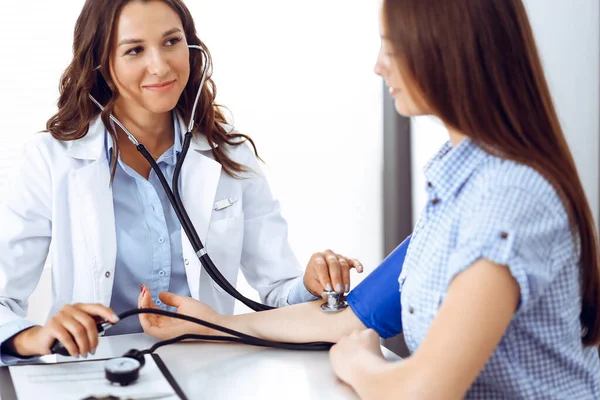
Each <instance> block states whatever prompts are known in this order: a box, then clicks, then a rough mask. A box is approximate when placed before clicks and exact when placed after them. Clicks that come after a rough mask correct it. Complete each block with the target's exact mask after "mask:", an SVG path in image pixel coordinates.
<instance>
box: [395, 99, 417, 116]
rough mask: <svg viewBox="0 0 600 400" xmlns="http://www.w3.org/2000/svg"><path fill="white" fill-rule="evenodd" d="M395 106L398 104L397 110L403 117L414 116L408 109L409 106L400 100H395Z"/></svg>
mask: <svg viewBox="0 0 600 400" xmlns="http://www.w3.org/2000/svg"><path fill="white" fill-rule="evenodd" d="M395 106H396V112H398V114H400V115H402V116H403V117H407V118H408V117H412V116H413V115H412V113H411V112H410V111H409V110H408V107H406V106H405V105H404V104H403V103H401V102H399V101H398V100H396V102H395Z"/></svg>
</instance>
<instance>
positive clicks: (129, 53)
mask: <svg viewBox="0 0 600 400" xmlns="http://www.w3.org/2000/svg"><path fill="white" fill-rule="evenodd" d="M142 51H144V48H143V47H142V46H137V47H134V48H133V49H129V50H127V51H126V52H125V54H124V55H126V56H135V55H138V54H139V53H141V52H142Z"/></svg>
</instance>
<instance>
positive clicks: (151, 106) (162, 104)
mask: <svg viewBox="0 0 600 400" xmlns="http://www.w3.org/2000/svg"><path fill="white" fill-rule="evenodd" d="M178 100H179V99H175V100H166V99H165V100H155V101H151V102H150V101H148V102H146V107H145V108H146V109H147V110H149V111H151V112H153V113H156V114H163V113H166V112H170V111H172V110H173V109H174V108H175V107H176V106H177V101H178Z"/></svg>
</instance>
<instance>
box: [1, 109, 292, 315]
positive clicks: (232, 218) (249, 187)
mask: <svg viewBox="0 0 600 400" xmlns="http://www.w3.org/2000/svg"><path fill="white" fill-rule="evenodd" d="M179 124H180V126H181V130H182V132H185V131H186V127H185V124H184V123H183V121H182V120H181V119H179ZM104 132H105V128H104V125H103V123H102V120H101V119H100V118H99V117H97V118H96V119H95V120H94V121H92V123H91V124H90V128H89V131H88V134H87V135H86V136H85V137H84V138H82V139H79V140H75V141H67V142H61V141H58V140H55V139H54V138H52V136H51V135H50V134H48V133H41V134H37V135H36V137H35V138H34V140H33V141H32V142H31V143H30V144H29V145H28V146H27V148H26V151H25V157H23V165H22V166H21V168H20V169H19V170H18V175H17V179H16V180H15V182H14V184H13V186H12V187H10V188H9V191H8V193H7V198H6V202H5V204H3V205H2V207H0V325H2V324H5V323H7V322H10V321H14V320H16V319H20V318H24V317H25V315H26V313H27V305H28V298H29V296H30V295H31V293H32V292H33V290H34V289H35V287H36V285H37V283H38V281H39V278H40V276H41V273H42V270H43V268H44V263H45V261H46V258H47V256H48V252H49V250H50V257H49V261H50V265H51V268H52V306H51V310H50V315H54V314H55V313H56V312H57V311H58V310H59V309H60V308H61V307H62V306H64V305H65V304H69V303H76V302H81V303H101V304H103V305H105V306H109V305H110V300H111V293H112V288H113V283H114V282H113V277H114V276H115V274H114V270H115V259H116V250H117V249H116V246H117V243H116V236H115V221H114V211H113V197H112V189H111V187H110V185H109V182H110V167H109V163H108V160H107V157H106V152H105V144H104ZM228 149H229V154H230V156H231V158H232V159H233V160H235V161H237V162H238V163H241V164H244V165H246V166H249V167H250V168H251V169H252V170H254V171H255V173H254V174H253V175H249V176H250V177H249V178H248V179H234V178H232V177H230V176H229V175H227V174H226V173H225V172H224V171H223V170H222V168H221V165H220V164H219V163H218V162H216V161H215V160H214V159H213V156H212V152H211V149H210V146H209V144H208V142H207V140H206V138H205V136H203V135H202V136H195V137H194V139H193V140H192V142H191V145H190V149H189V152H188V154H187V158H186V160H185V162H184V164H183V167H182V171H181V186H180V187H181V196H182V199H183V203H184V205H185V207H186V209H187V211H188V214H189V216H190V218H191V220H192V223H193V224H194V226H195V227H196V230H197V231H198V235H199V237H200V240H202V243H203V244H204V245H205V246H206V249H207V251H208V253H209V255H210V256H211V258H212V259H213V261H214V263H215V264H216V266H217V267H218V268H219V270H220V271H221V273H222V274H223V275H224V276H225V278H226V279H227V280H228V281H229V282H230V283H231V284H232V285H234V286H235V284H236V280H237V275H238V271H239V269H240V268H241V270H242V271H243V273H244V275H245V277H246V279H247V280H248V282H249V283H250V285H252V286H253V287H254V288H255V289H257V290H258V292H259V294H260V297H261V299H262V301H264V302H266V303H268V304H271V305H276V306H282V305H285V304H286V301H287V296H288V294H289V291H290V289H291V287H292V286H293V285H294V284H296V283H297V279H301V275H302V270H301V269H300V267H299V265H298V263H297V261H296V259H295V257H294V255H293V254H292V251H291V249H290V246H289V244H288V241H287V224H286V222H285V220H284V219H283V218H282V216H281V214H280V210H279V203H278V202H277V201H276V200H275V199H274V198H273V196H272V194H271V191H270V189H269V186H268V184H267V182H266V180H265V179H264V177H263V176H262V174H261V172H260V167H259V165H258V163H257V160H256V158H255V157H254V154H253V153H252V151H251V149H250V147H249V146H248V145H247V144H243V145H240V146H233V147H229V146H228ZM225 198H232V199H237V201H236V202H235V203H234V204H233V205H232V206H229V207H227V208H224V209H222V210H218V211H217V210H214V208H215V207H214V205H215V203H216V202H217V201H219V200H221V199H225ZM182 245H183V258H184V260H183V262H184V265H185V270H186V274H187V281H188V285H189V288H190V292H191V295H192V297H193V298H194V299H197V300H200V301H202V302H205V303H207V304H208V305H210V306H211V307H213V308H214V309H215V310H216V311H218V312H220V313H225V314H231V313H233V307H234V299H233V298H232V297H231V296H230V295H229V294H227V293H225V292H224V291H223V290H222V289H221V288H220V287H218V286H217V284H215V283H214V282H213V281H212V279H211V278H210V277H209V276H208V274H207V273H206V271H205V270H204V269H203V268H202V267H201V264H200V261H199V260H198V258H197V257H196V255H195V254H194V251H193V250H192V246H191V244H190V242H189V241H188V239H187V236H186V235H185V233H184V232H183V230H182ZM140 283H141V282H140Z"/></svg>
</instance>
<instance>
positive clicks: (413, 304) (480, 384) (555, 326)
mask: <svg viewBox="0 0 600 400" xmlns="http://www.w3.org/2000/svg"><path fill="white" fill-rule="evenodd" d="M425 176H426V178H427V188H426V190H427V193H428V202H427V205H426V206H425V209H424V210H423V212H422V214H421V217H420V219H419V221H418V223H417V226H416V227H415V231H414V233H413V236H412V241H411V243H410V246H409V248H408V252H407V256H406V260H405V263H404V266H403V270H402V273H401V274H400V278H399V283H400V291H401V303H402V324H403V328H404V337H405V339H406V343H407V345H408V348H409V349H410V350H411V352H414V351H415V350H416V349H417V347H418V346H419V344H420V343H421V341H422V340H423V339H424V337H425V335H426V334H427V331H428V329H429V326H430V325H431V323H432V321H433V319H434V318H435V316H436V313H437V311H438V308H439V306H440V304H441V303H442V301H443V300H444V296H445V294H446V293H447V291H448V286H449V284H450V282H451V280H452V279H453V278H454V277H455V276H456V275H457V274H460V273H461V272H462V271H464V270H465V269H467V268H468V267H469V266H470V265H472V264H473V263H474V262H475V261H476V260H477V259H479V258H485V259H488V260H490V261H492V262H494V263H497V264H500V265H506V266H507V268H508V269H509V270H510V272H511V274H512V276H513V277H514V278H515V279H516V281H517V283H518V284H519V288H520V291H521V298H520V303H519V306H518V309H517V312H516V313H515V315H514V317H513V319H512V321H511V323H510V325H509V327H508V329H507V330H506V332H505V334H504V336H503V338H502V340H501V341H500V343H499V344H498V347H497V348H496V349H495V351H494V353H493V355H492V356H491V358H490V359H489V360H488V362H487V364H486V365H485V367H484V368H483V370H482V371H481V372H480V374H479V376H478V377H477V379H476V380H475V382H474V383H473V385H472V386H471V388H470V390H469V391H468V393H467V396H466V398H468V399H570V400H572V399H597V398H600V359H599V357H598V351H597V349H595V348H592V347H584V346H583V345H582V343H581V325H580V322H579V313H580V311H581V293H580V283H581V268H580V263H579V261H578V260H579V247H578V246H576V245H575V241H574V238H573V236H572V234H571V230H570V227H569V220H568V217H567V214H566V211H565V209H564V207H563V205H562V202H561V200H560V198H559V197H558V195H557V193H556V191H555V190H554V189H553V187H552V186H551V185H550V184H549V183H548V181H546V180H545V179H544V178H542V176H541V175H540V174H538V173H537V172H536V171H535V170H533V169H532V168H529V167H527V166H524V165H521V164H518V163H515V162H512V161H507V160H503V159H500V158H498V157H495V156H492V155H490V154H489V153H487V152H485V151H483V150H482V149H481V148H480V147H479V146H477V145H476V144H474V143H473V142H472V141H471V140H469V139H465V140H463V141H462V142H461V143H460V144H458V145H457V146H456V147H454V148H453V147H452V145H451V144H450V143H449V142H448V143H446V144H445V145H444V146H443V147H442V149H441V150H440V151H439V152H438V154H437V155H436V156H434V157H433V159H432V160H431V161H430V162H429V163H428V164H427V166H426V167H425Z"/></svg>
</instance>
